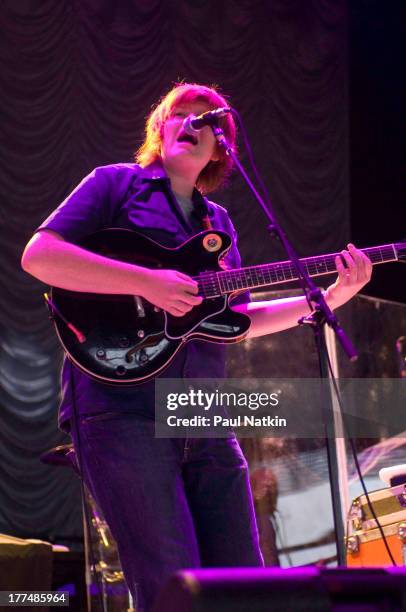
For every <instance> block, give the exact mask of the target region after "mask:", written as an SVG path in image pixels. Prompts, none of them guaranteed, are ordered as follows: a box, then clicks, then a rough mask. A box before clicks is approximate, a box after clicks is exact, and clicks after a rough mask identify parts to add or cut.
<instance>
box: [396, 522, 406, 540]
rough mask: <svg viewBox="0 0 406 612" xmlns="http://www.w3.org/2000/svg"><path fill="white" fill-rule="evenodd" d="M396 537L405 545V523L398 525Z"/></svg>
mask: <svg viewBox="0 0 406 612" xmlns="http://www.w3.org/2000/svg"><path fill="white" fill-rule="evenodd" d="M398 536H399V538H400V539H401V540H402V542H405V543H406V522H402V523H399V525H398Z"/></svg>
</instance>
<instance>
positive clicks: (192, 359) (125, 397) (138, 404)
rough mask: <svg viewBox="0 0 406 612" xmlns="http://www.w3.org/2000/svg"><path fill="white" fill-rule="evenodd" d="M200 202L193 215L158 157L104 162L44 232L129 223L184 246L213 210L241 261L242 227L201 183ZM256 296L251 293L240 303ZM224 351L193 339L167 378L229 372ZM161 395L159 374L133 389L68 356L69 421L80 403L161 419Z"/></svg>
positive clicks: (65, 409)
mask: <svg viewBox="0 0 406 612" xmlns="http://www.w3.org/2000/svg"><path fill="white" fill-rule="evenodd" d="M192 200H193V204H194V212H193V214H192V215H191V216H190V217H189V218H186V216H185V214H184V212H183V210H182V208H181V206H180V205H179V203H178V202H177V200H176V197H175V195H174V193H173V191H172V190H171V186H170V181H169V179H168V177H167V176H166V174H165V171H164V169H163V167H162V165H161V164H160V163H158V162H156V163H154V164H152V165H150V166H147V167H145V168H141V167H140V166H138V165H136V164H124V163H123V164H114V165H109V166H102V167H99V168H96V169H95V170H93V172H91V173H90V174H89V175H88V176H87V177H85V178H84V179H83V180H82V182H81V183H80V184H79V185H78V186H77V187H76V189H74V191H73V192H72V193H71V194H70V195H69V196H68V197H67V198H66V199H65V200H64V201H63V202H62V204H61V205H60V206H59V207H58V208H57V209H56V210H55V211H54V212H53V213H52V214H51V215H50V216H49V217H48V218H47V219H46V220H45V221H44V222H43V223H42V224H41V225H40V227H39V228H38V230H37V231H41V230H45V229H48V230H53V231H55V232H57V233H58V234H60V235H61V236H62V237H63V238H64V239H65V240H66V241H68V242H71V243H73V244H77V243H80V242H81V240H83V239H84V238H86V237H87V236H89V235H90V234H92V233H95V232H97V231H99V230H101V229H106V228H123V229H131V230H136V231H139V232H141V233H143V234H144V235H146V236H147V237H149V238H152V239H153V240H155V241H157V242H159V243H160V244H162V245H163V246H166V247H176V246H178V245H180V244H182V243H183V242H184V241H185V240H187V239H188V238H190V236H192V235H194V234H195V233H197V232H198V231H202V229H203V228H202V225H201V219H202V217H203V216H205V215H208V217H209V219H210V221H211V225H212V227H213V229H218V230H224V231H226V232H228V233H229V234H230V236H231V237H232V241H233V243H232V247H231V249H230V250H229V252H228V253H227V255H226V257H225V262H226V264H227V266H228V267H230V268H238V267H240V265H241V260H240V255H239V252H238V249H237V244H236V232H235V229H234V226H233V224H232V222H231V220H230V218H229V216H228V213H227V211H226V210H225V209H224V208H223V207H222V206H219V205H218V204H215V203H214V202H210V201H209V200H207V198H204V197H203V196H202V195H201V193H200V192H199V191H198V190H196V189H195V190H194V192H193V196H192ZM249 299H250V298H249V293H248V292H247V293H244V294H240V295H239V296H238V297H237V298H236V300H235V302H233V303H243V302H247V301H249ZM224 351H225V347H224V346H223V345H219V344H213V343H211V342H205V341H198V340H193V341H191V342H188V343H186V345H185V347H184V348H183V349H182V350H181V351H179V352H178V353H177V354H176V356H175V358H174V359H173V360H172V361H171V363H170V365H169V366H168V367H167V368H166V369H165V370H164V372H163V373H161V374H160V375H159V376H162V377H169V378H222V377H224V364H225V353H224ZM154 401H155V394H154V381H153V380H150V381H148V382H145V383H141V384H138V385H135V386H134V387H125V388H123V387H121V386H112V385H106V384H104V383H101V382H98V381H96V380H94V379H91V378H90V377H89V376H87V375H86V374H84V373H82V372H81V371H80V370H79V369H77V368H76V367H75V366H73V365H72V364H71V362H70V361H68V360H65V362H64V367H63V371H62V402H61V408H60V414H59V421H60V424H61V425H62V426H64V424H66V422H67V421H68V420H69V419H70V418H71V416H72V413H73V403H74V404H75V410H76V411H77V412H78V413H79V414H94V413H101V412H105V411H108V412H110V411H125V412H128V411H130V412H131V411H137V412H138V413H140V414H143V415H144V416H146V417H150V418H153V416H154Z"/></svg>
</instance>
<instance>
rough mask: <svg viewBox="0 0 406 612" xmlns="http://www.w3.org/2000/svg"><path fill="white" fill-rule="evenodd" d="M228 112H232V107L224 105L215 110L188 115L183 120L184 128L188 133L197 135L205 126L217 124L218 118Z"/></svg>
mask: <svg viewBox="0 0 406 612" xmlns="http://www.w3.org/2000/svg"><path fill="white" fill-rule="evenodd" d="M227 113H231V108H229V107H227V106H224V107H223V108H216V109H215V110H211V111H207V112H206V113H203V114H202V115H199V116H198V117H196V115H193V114H192V115H188V116H187V117H186V119H185V120H184V121H183V129H184V130H185V132H186V134H190V135H191V136H195V135H196V133H197V132H198V131H199V130H201V129H202V128H204V126H205V125H215V124H216V123H217V119H220V117H225V115H227Z"/></svg>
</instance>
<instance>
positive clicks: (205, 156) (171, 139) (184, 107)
mask: <svg viewBox="0 0 406 612" xmlns="http://www.w3.org/2000/svg"><path fill="white" fill-rule="evenodd" d="M208 110H210V109H209V106H208V105H207V104H205V103H204V102H203V103H202V102H192V103H189V104H181V105H179V106H177V107H176V108H174V109H173V110H172V113H171V115H170V116H169V117H168V119H167V120H166V122H165V125H164V130H163V140H162V149H161V155H162V161H163V164H164V166H165V167H166V168H167V169H169V170H172V171H176V172H188V173H189V172H190V173H193V174H195V175H196V177H197V176H198V175H199V174H200V172H201V171H202V170H203V168H204V167H205V166H206V165H207V164H208V162H209V161H210V160H216V159H218V157H217V151H216V149H217V144H216V140H215V138H214V135H213V132H212V130H211V128H210V127H209V126H205V127H204V128H203V129H202V130H199V131H198V132H197V134H196V136H190V135H188V134H186V132H185V130H184V129H183V121H184V119H185V118H186V117H187V116H188V115H191V114H194V115H200V114H202V113H205V112H206V111H208Z"/></svg>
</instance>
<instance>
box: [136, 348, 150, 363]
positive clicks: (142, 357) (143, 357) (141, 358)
mask: <svg viewBox="0 0 406 612" xmlns="http://www.w3.org/2000/svg"><path fill="white" fill-rule="evenodd" d="M148 359H149V358H148V355H147V354H146V352H145V351H144V350H142V351H140V355H139V357H138V361H139V362H140V363H146V362H147V361H148Z"/></svg>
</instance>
